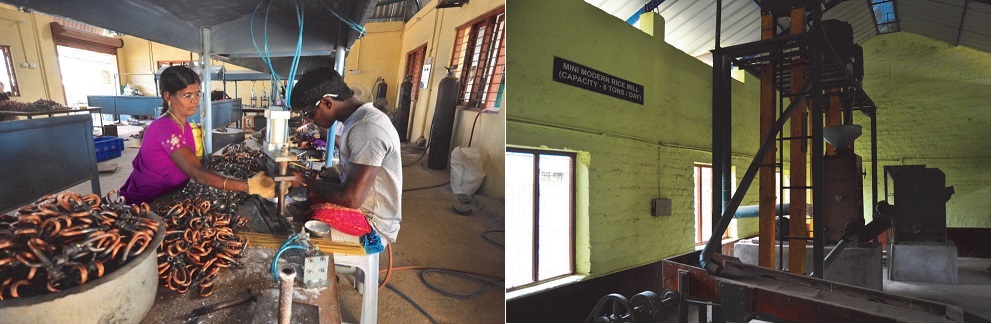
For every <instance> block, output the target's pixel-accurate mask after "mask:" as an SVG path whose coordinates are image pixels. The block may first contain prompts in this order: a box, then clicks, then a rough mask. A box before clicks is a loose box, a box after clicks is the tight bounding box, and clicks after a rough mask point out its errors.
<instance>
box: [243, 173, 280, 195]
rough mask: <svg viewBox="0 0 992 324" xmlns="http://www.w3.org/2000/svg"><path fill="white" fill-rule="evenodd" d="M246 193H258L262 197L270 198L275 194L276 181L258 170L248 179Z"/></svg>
mask: <svg viewBox="0 0 992 324" xmlns="http://www.w3.org/2000/svg"><path fill="white" fill-rule="evenodd" d="M248 194H251V195H259V196H261V197H262V198H272V197H275V196H276V182H275V181H274V180H272V178H270V177H269V176H267V175H265V172H262V171H259V172H258V173H256V174H255V175H253V176H252V177H251V178H249V179H248Z"/></svg>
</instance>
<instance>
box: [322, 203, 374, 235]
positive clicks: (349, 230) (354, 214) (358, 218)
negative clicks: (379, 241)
mask: <svg viewBox="0 0 992 324" xmlns="http://www.w3.org/2000/svg"><path fill="white" fill-rule="evenodd" d="M310 211H311V216H310V219H314V220H319V221H321V222H324V223H326V224H327V225H330V226H331V227H333V228H334V229H336V230H338V231H339V232H341V233H345V234H348V235H354V236H361V235H365V234H368V233H369V232H371V231H372V227H371V226H369V221H368V219H366V218H365V213H363V212H362V210H361V209H354V208H347V207H343V206H339V205H335V204H332V203H328V202H323V201H320V200H316V199H315V200H314V204H313V205H311V207H310Z"/></svg>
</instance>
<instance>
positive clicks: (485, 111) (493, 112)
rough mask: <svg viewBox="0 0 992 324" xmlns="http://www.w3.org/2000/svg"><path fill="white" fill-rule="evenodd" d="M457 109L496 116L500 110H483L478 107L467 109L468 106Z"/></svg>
mask: <svg viewBox="0 0 992 324" xmlns="http://www.w3.org/2000/svg"><path fill="white" fill-rule="evenodd" d="M457 108H458V109H461V110H466V111H474V112H480V111H481V112H482V113H483V114H494V115H495V114H499V109H495V108H487V109H483V108H478V107H466V106H457Z"/></svg>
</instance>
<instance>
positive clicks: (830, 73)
mask: <svg viewBox="0 0 992 324" xmlns="http://www.w3.org/2000/svg"><path fill="white" fill-rule="evenodd" d="M717 3H718V5H717V28H716V33H717V34H716V42H717V44H716V47H715V49H714V50H713V51H712V52H713V142H712V143H713V172H714V176H713V188H714V191H713V219H714V221H713V223H714V229H713V233H722V232H723V231H724V230H726V228H727V226H728V225H729V224H730V220H731V219H732V218H733V217H734V214H735V213H736V211H737V208H738V207H739V206H740V204H741V201H742V200H743V198H744V195H745V194H746V192H747V190H748V187H749V186H750V185H751V183H752V182H753V180H754V178H755V175H756V174H757V171H758V169H759V168H760V167H761V166H762V163H761V162H762V157H763V156H765V154H766V153H767V152H768V150H769V149H771V148H772V145H773V143H774V141H775V140H776V139H777V138H778V137H779V135H778V134H779V132H781V130H782V126H783V125H784V124H785V121H786V119H787V118H789V117H790V116H791V115H792V114H793V113H798V112H796V110H797V106H798V105H799V104H800V103H802V102H805V101H807V100H809V101H810V102H811V105H810V110H811V112H810V116H811V128H812V134H811V136H810V138H811V140H812V145H811V148H810V149H811V151H812V152H811V158H810V162H811V168H810V169H811V177H810V178H811V186H810V190H811V191H812V201H811V203H812V204H813V207H812V210H813V238H812V241H813V269H812V270H813V271H812V273H813V275H814V276H816V277H818V278H822V277H823V266H824V252H823V250H824V240H823V237H824V234H823V232H824V231H823V229H824V225H823V224H824V222H823V220H822V217H823V204H824V200H823V197H822V189H823V154H824V142H823V123H824V117H823V116H824V114H823V112H824V107H825V105H827V104H829V103H827V101H826V100H824V97H825V96H826V95H825V94H824V90H825V89H838V88H840V89H845V90H847V91H845V92H844V93H845V94H847V95H848V98H845V99H848V100H845V102H848V103H849V104H850V107H848V108H849V109H850V110H859V111H861V112H862V113H865V114H866V115H868V116H870V117H871V123H872V127H871V132H872V133H871V142H872V143H871V147H872V148H871V151H872V158H871V165H872V193H873V201H876V200H877V196H878V193H877V189H876V182H877V178H878V176H877V157H876V152H875V151H876V148H877V139H876V128H875V126H876V123H875V119H876V115H877V114H876V109H875V104H874V102H872V100H871V98H870V97H869V96H868V95H867V93H865V91H864V88H863V87H862V85H861V82H860V81H859V80H858V79H857V78H855V76H854V73H853V71H852V70H851V68H849V66H848V65H847V64H846V63H845V62H843V61H842V60H841V59H840V57H839V56H838V55H837V54H836V51H833V50H832V48H831V45H830V44H829V43H828V42H827V41H826V35H825V33H824V31H823V29H822V28H821V26H820V21H821V13H822V7H821V5H820V4H819V1H817V2H816V3H817V5H816V6H815V8H812V10H811V11H812V12H811V14H810V15H809V16H810V19H809V21H810V24H811V25H812V28H810V31H809V32H806V33H801V34H795V35H788V36H781V37H775V38H771V39H765V40H761V41H757V42H752V43H747V44H740V45H735V46H731V47H725V48H721V47H720V46H719V40H720V34H719V32H720V17H721V12H720V11H721V9H720V7H721V1H717ZM797 58H805V59H807V61H808V68H807V71H808V72H807V73H808V75H806V77H805V79H806V82H805V85H804V86H802V87H801V88H800V89H795V88H794V87H792V86H790V85H789V82H788V81H789V80H790V79H791V77H792V76H791V75H790V74H791V72H790V71H789V69H785V68H780V69H778V70H777V72H776V75H775V80H776V81H777V82H775V83H776V89H777V90H778V91H779V93H780V94H783V95H784V94H794V95H795V97H794V99H793V100H792V102H791V103H790V105H789V106H788V107H787V108H785V109H783V110H781V111H782V113H781V115H780V116H779V117H778V119H777V121H776V122H775V124H774V125H772V128H771V130H770V131H769V133H767V134H762V138H763V140H762V142H761V146H760V148H759V150H758V153H757V154H756V156H755V158H754V159H753V160H752V161H751V164H750V166H749V167H748V170H747V172H745V174H744V177H743V179H742V180H741V183H740V185H739V186H738V187H737V191H736V192H735V193H734V194H733V196H731V195H730V188H731V185H732V182H731V181H732V178H731V174H730V164H731V161H730V155H731V152H732V148H731V106H730V102H731V100H730V95H731V88H730V79H731V77H730V69H731V65H733V66H736V67H739V68H742V69H745V70H747V71H749V72H751V73H757V71H758V70H760V67H761V65H762V64H781V65H782V66H785V65H784V64H785V63H787V62H791V61H792V60H795V59H797ZM795 182H796V179H793V183H795ZM793 203H795V202H793ZM719 244H720V240H719V236H711V237H710V240H709V241H708V242H707V244H706V247H705V248H704V249H703V253H702V254H701V255H700V265H701V266H702V267H704V268H706V269H707V270H708V271H709V272H710V273H718V272H719V270H720V265H719V264H717V263H713V262H711V261H712V260H711V258H712V254H713V252H714V251H717V253H719V252H718V251H720V249H719Z"/></svg>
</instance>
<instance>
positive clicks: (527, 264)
mask: <svg viewBox="0 0 992 324" xmlns="http://www.w3.org/2000/svg"><path fill="white" fill-rule="evenodd" d="M506 165H507V168H509V169H511V170H513V172H510V173H507V176H506V177H507V178H506V207H507V211H506V233H507V234H508V235H510V237H509V238H508V239H507V240H506V262H507V265H508V266H507V268H506V282H507V287H508V288H509V289H510V290H514V289H515V288H518V287H524V286H532V285H533V284H535V283H540V282H545V281H549V280H553V279H557V278H561V277H564V276H568V275H571V274H573V273H575V208H574V206H575V153H570V152H556V151H542V150H529V149H520V148H507V150H506Z"/></svg>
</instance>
